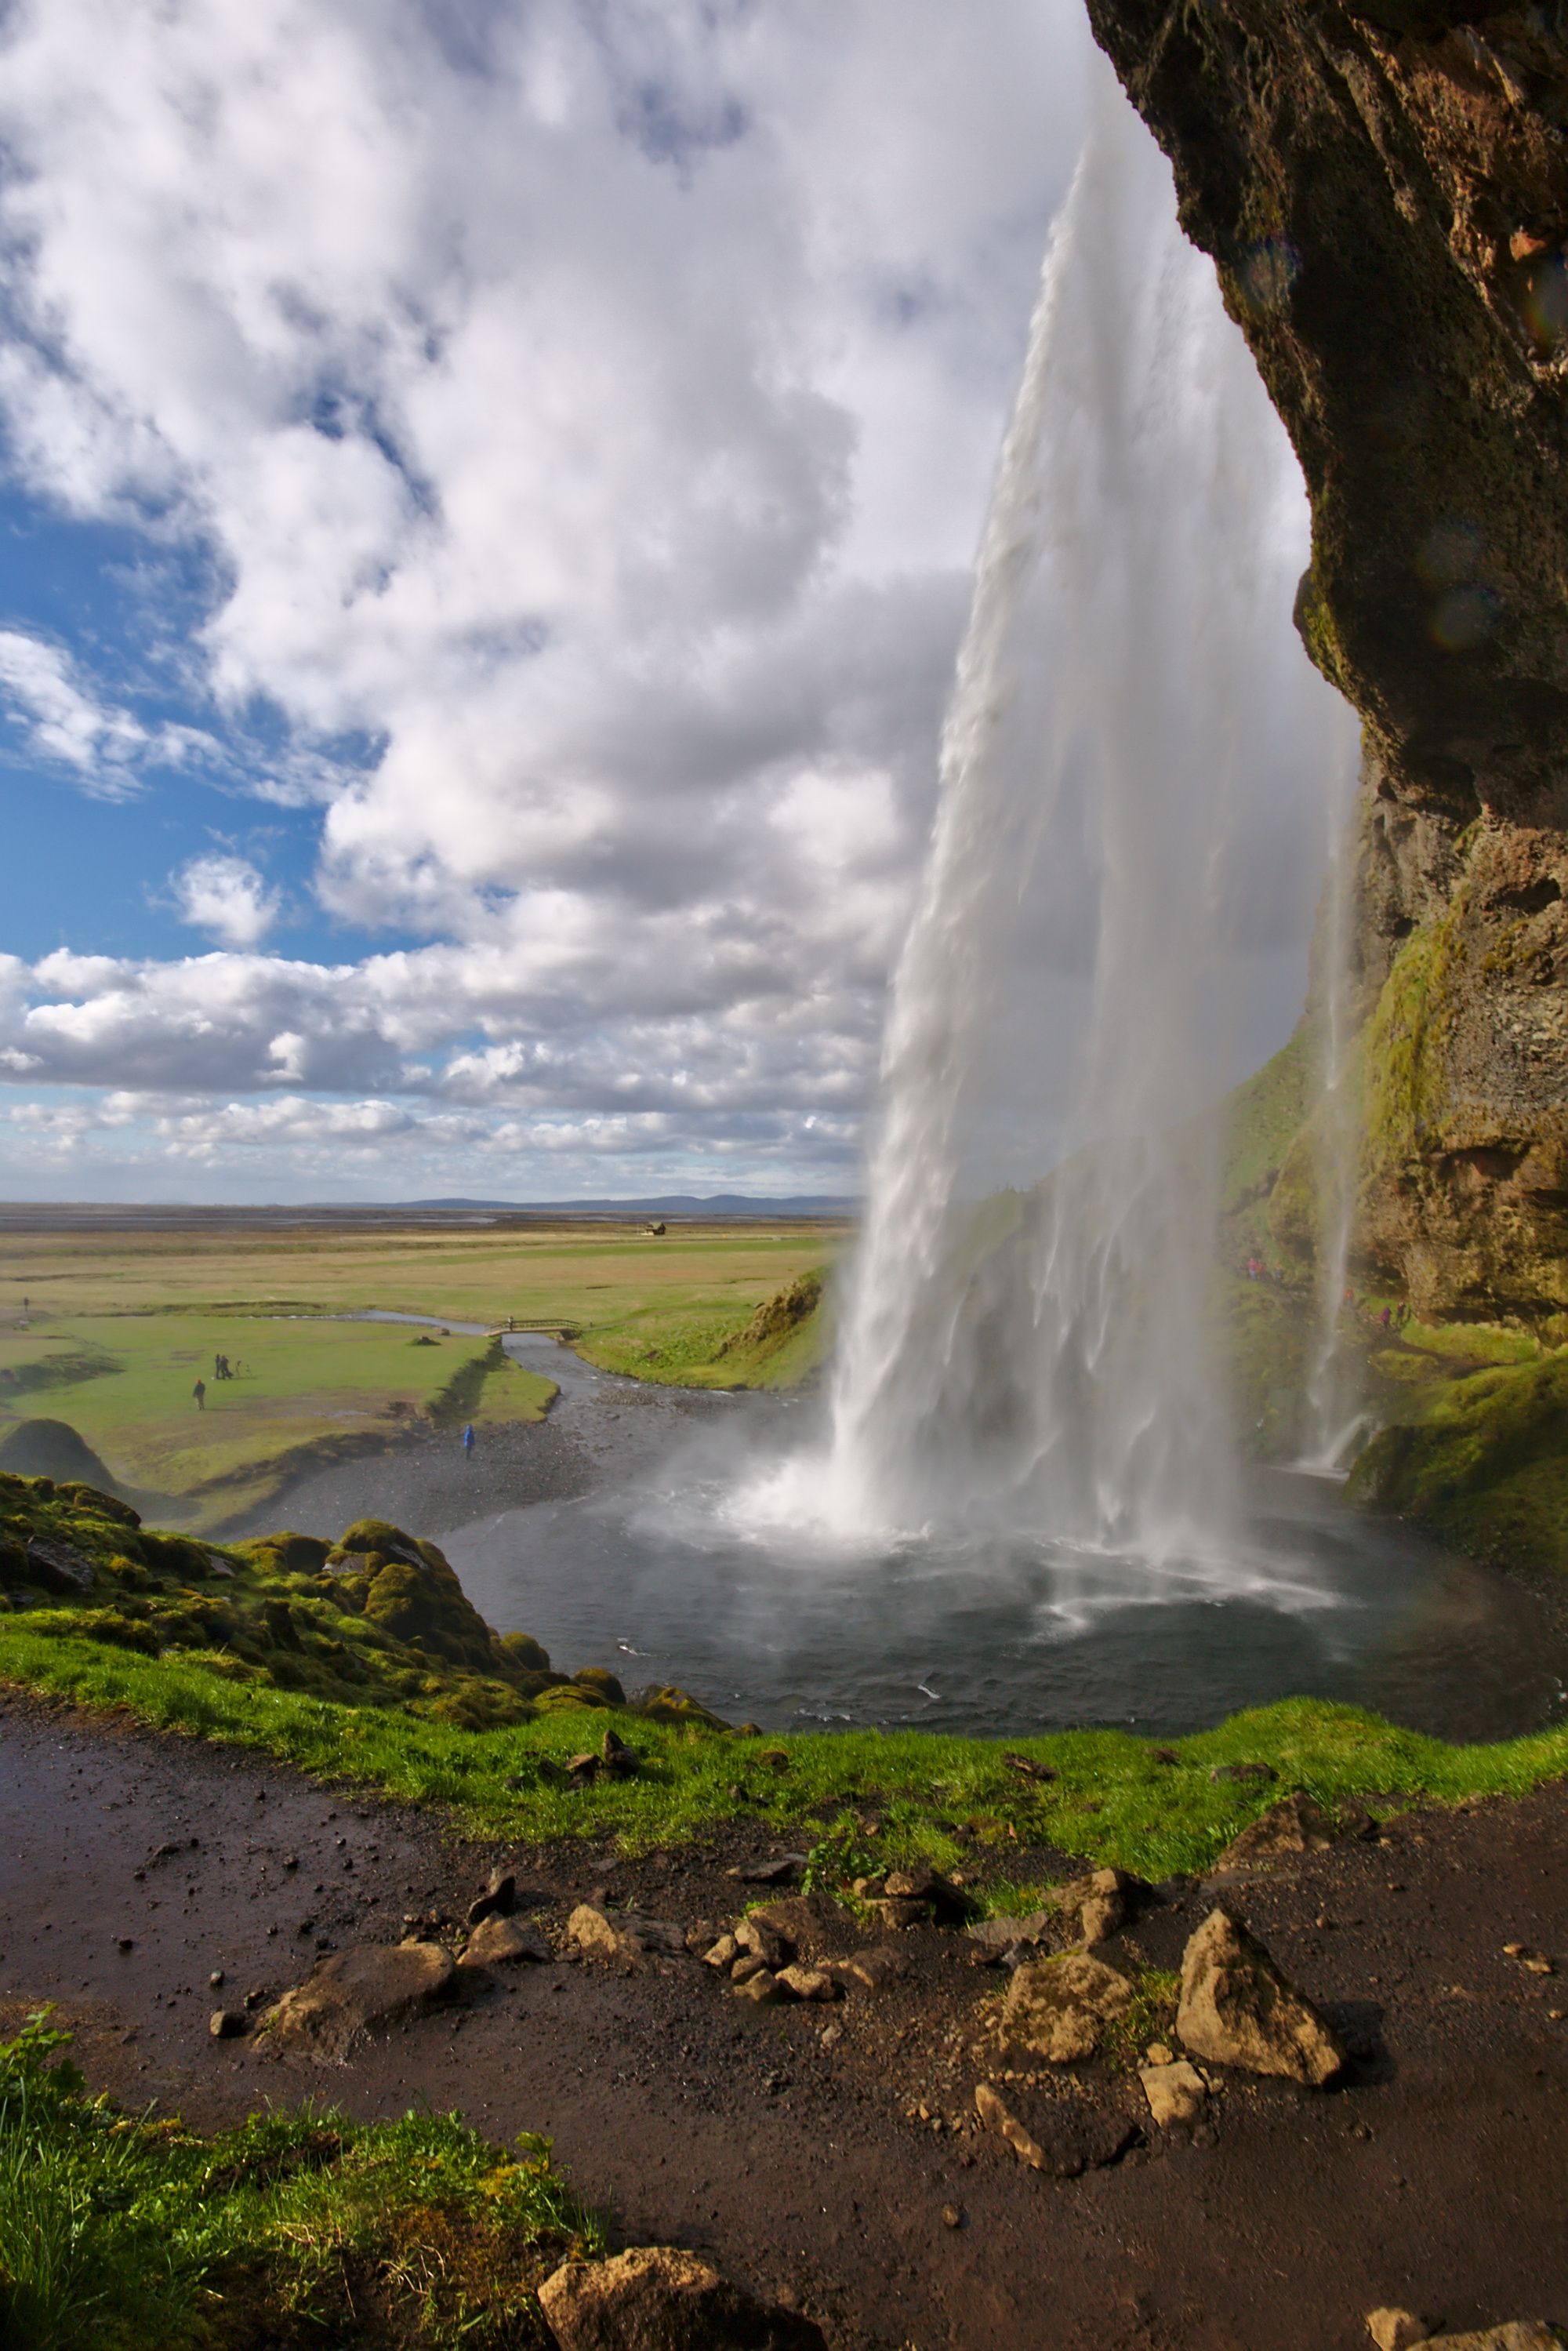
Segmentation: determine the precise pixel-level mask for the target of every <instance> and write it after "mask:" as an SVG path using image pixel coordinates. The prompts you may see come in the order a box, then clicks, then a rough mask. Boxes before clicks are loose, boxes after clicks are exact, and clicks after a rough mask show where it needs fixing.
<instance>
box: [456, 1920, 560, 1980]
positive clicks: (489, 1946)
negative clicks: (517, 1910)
mask: <svg viewBox="0 0 1568 2351" xmlns="http://www.w3.org/2000/svg"><path fill="white" fill-rule="evenodd" d="M549 1956H550V1948H549V1944H548V1943H547V1942H546V1941H545V1938H544V1937H543V1936H542V1935H541V1934H540V1932H539V1930H538V1928H537V1927H526V1926H524V1924H523V1923H522V1921H521V1919H518V1918H499V1917H489V1918H482V1919H481V1920H480V1922H479V1924H478V1926H477V1927H476V1928H475V1929H474V1932H473V1933H472V1934H471V1935H470V1936H469V1938H468V1948H467V1949H466V1950H465V1952H464V1954H463V1957H462V1958H461V1959H459V1960H458V1962H457V1964H458V1966H459V1967H460V1968H501V1967H507V1966H509V1965H511V1963H512V1962H513V1961H515V1960H517V1959H549Z"/></svg>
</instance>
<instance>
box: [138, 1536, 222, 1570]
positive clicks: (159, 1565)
mask: <svg viewBox="0 0 1568 2351" xmlns="http://www.w3.org/2000/svg"><path fill="white" fill-rule="evenodd" d="M136 1547H137V1549H138V1551H140V1552H141V1556H142V1558H143V1559H144V1560H145V1561H146V1562H147V1564H148V1566H149V1567H150V1568H152V1571H153V1573H155V1574H157V1575H169V1576H173V1577H175V1578H176V1579H178V1580H179V1581H180V1582H182V1583H203V1582H204V1581H205V1579H206V1578H207V1577H208V1576H209V1575H210V1574H211V1573H212V1572H213V1571H212V1554H211V1552H209V1551H208V1549H207V1547H206V1545H205V1544H204V1543H199V1542H193V1541H191V1539H190V1537H189V1536H188V1535H163V1534H158V1533H156V1532H154V1531H152V1530H151V1529H149V1528H145V1527H144V1528H143V1529H142V1531H141V1533H140V1534H139V1535H138V1536H137V1538H136Z"/></svg>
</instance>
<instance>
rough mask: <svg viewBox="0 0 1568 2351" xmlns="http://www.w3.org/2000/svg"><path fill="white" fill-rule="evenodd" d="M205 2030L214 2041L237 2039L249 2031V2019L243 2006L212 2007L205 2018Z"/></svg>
mask: <svg viewBox="0 0 1568 2351" xmlns="http://www.w3.org/2000/svg"><path fill="white" fill-rule="evenodd" d="M207 2031H208V2032H210V2033H211V2034H212V2036H213V2039H214V2041H238V2040H239V2039H240V2037H241V2036H242V2034H244V2033H246V2032H249V2031H250V2019H249V2017H248V2016H247V2015H246V2012H245V2011H244V2009H243V2008H214V2011H213V2012H212V2014H211V2016H210V2017H209V2018H208V2019H207Z"/></svg>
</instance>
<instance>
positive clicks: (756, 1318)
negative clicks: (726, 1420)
mask: <svg viewBox="0 0 1568 2351" xmlns="http://www.w3.org/2000/svg"><path fill="white" fill-rule="evenodd" d="M831 1344H832V1323H831V1311H830V1310H829V1305H828V1300H827V1290H826V1276H825V1270H824V1269H823V1268H821V1267H818V1266H813V1267H810V1268H809V1269H808V1270H807V1271H806V1272H804V1273H802V1274H800V1275H798V1276H797V1277H796V1279H795V1280H793V1281H791V1282H789V1283H788V1284H787V1285H786V1287H785V1288H784V1289H782V1290H778V1291H776V1292H775V1293H774V1294H773V1296H771V1297H769V1298H766V1299H764V1300H763V1301H762V1303H761V1305H760V1306H758V1308H757V1309H756V1311H754V1312H753V1313H752V1314H751V1315H750V1316H749V1317H748V1318H747V1321H746V1322H742V1323H740V1324H739V1325H738V1326H737V1323H736V1322H735V1321H734V1320H733V1318H732V1317H731V1316H727V1315H726V1316H717V1315H714V1314H712V1313H710V1312H706V1311H701V1310H689V1311H672V1310H670V1309H669V1308H647V1309H643V1311H640V1312H638V1313H636V1314H633V1315H629V1316H628V1317H627V1318H626V1320H625V1321H624V1322H622V1323H620V1324H618V1325H617V1326H615V1327H614V1328H613V1329H609V1330H607V1329H602V1328H601V1329H599V1330H596V1331H593V1332H588V1333H586V1334H584V1335H582V1336H580V1338H579V1339H578V1340H577V1342H576V1348H577V1353H579V1354H580V1355H582V1356H584V1357H585V1358H586V1359H587V1361H588V1362H589V1363H591V1364H598V1365H599V1367H600V1369H601V1371H606V1372H621V1373H623V1374H627V1375H629V1376H630V1377H632V1378H633V1379H643V1380H656V1381H658V1382H659V1383H660V1384H662V1385H664V1386H667V1387H691V1388H783V1387H797V1386H799V1385H800V1384H801V1383H802V1382H803V1381H805V1380H808V1379H810V1378H811V1377H812V1376H813V1375H814V1374H816V1373H817V1372H818V1371H819V1370H820V1369H821V1365H822V1364H824V1363H825V1362H826V1360H827V1356H828V1353H829V1350H830V1349H831Z"/></svg>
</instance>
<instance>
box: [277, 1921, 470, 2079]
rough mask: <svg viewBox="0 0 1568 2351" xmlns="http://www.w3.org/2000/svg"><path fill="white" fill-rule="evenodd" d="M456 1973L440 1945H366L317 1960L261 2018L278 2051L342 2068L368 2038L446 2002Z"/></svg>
mask: <svg viewBox="0 0 1568 2351" xmlns="http://www.w3.org/2000/svg"><path fill="white" fill-rule="evenodd" d="M454 1974H455V1970H454V1967H453V1963H452V1960H451V1959H450V1957H449V1956H448V1954H447V1953H446V1952H445V1951H444V1950H443V1949H442V1948H441V1945H440V1944H439V1943H367V1944H361V1945H360V1946H359V1947H358V1948H357V1949H353V1950H349V1951H340V1952H339V1953H338V1954H337V1956H336V1957H335V1958H332V1959H322V1960H320V1961H319V1963H318V1965H317V1966H316V1967H314V1968H312V1970H311V1971H310V1973H309V1974H308V1976H307V1977H306V1979H305V1980H304V1982H303V1983H301V1984H296V1985H295V1986H293V1987H292V1989H291V1990H289V1991H286V1992H285V1993H284V1994H283V1996H282V1998H281V1999H280V2000H279V2001H277V2003H276V2005H275V2006H274V2007H272V2008H271V2009H269V2010H268V2011H267V2014H266V2015H265V2017H264V2018H263V2019H262V2023H263V2026H264V2029H265V2030H266V2031H267V2032H268V2033H269V2034H270V2036H271V2038H272V2041H273V2043H275V2044H276V2046H277V2047H278V2048H279V2049H285V2050H290V2051H298V2052H299V2053H302V2054H304V2055H307V2056H310V2057H324V2058H333V2059H337V2060H338V2061H340V2062H341V2060H342V2059H343V2058H345V2057H347V2056H348V2054H349V2052H350V2050H351V2049H352V2048H353V2046H354V2044H355V2043H356V2042H357V2041H359V2040H361V2038H362V2037H363V2036H364V2035H365V2034H367V2033H372V2032H388V2031H390V2030H391V2028H392V2026H393V2025H395V2024H405V2023H407V2022H408V2021H409V2020H410V2019H411V2018H412V2017H415V2016H422V2015H423V2014H425V2013H426V2012H427V2011H429V2010H430V2009H432V2008H434V2006H435V2004H436V2002H437V2001H441V2000H444V1999H445V1998H446V1996H447V1994H448V1993H449V1992H450V1991H451V1990H452V1986H453V1979H454Z"/></svg>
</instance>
